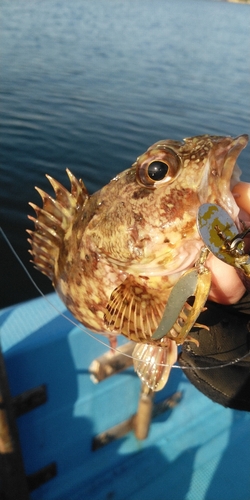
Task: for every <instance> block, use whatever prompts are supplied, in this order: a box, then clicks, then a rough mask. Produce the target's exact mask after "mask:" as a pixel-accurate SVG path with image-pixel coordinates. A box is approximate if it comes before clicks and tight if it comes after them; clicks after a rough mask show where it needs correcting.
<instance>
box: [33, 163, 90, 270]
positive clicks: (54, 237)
mask: <svg viewBox="0 0 250 500" xmlns="http://www.w3.org/2000/svg"><path fill="white" fill-rule="evenodd" d="M66 172H67V174H68V176H69V180H70V184H71V192H70V191H68V190H67V189H66V188H65V187H63V186H62V185H61V184H60V183H59V182H58V181H56V180H55V179H53V178H52V177H50V176H49V175H47V176H46V177H47V179H48V180H49V182H50V184H51V185H52V187H53V189H54V191H55V195H56V196H55V199H54V198H52V196H50V195H48V194H47V193H45V192H44V191H42V190H41V189H39V188H36V190H37V191H38V193H39V194H40V196H41V198H42V201H43V207H42V208H40V207H38V206H37V205H35V204H34V203H29V205H30V206H31V207H32V208H33V209H34V210H35V212H36V217H32V216H30V215H28V218H29V219H30V220H32V221H33V222H34V224H35V230H34V231H30V230H27V232H28V234H29V235H30V238H29V239H28V241H29V243H30V245H31V250H29V252H30V254H31V255H32V262H33V263H34V265H35V267H36V268H37V269H38V270H39V271H41V272H42V273H43V274H46V275H47V276H48V277H49V278H50V279H51V280H53V277H54V267H55V261H56V259H57V258H58V255H59V251H60V248H61V247H62V244H63V240H64V237H65V234H66V232H67V231H68V229H69V228H70V226H71V225H72V223H73V222H74V220H75V217H76V214H77V211H78V210H79V207H81V208H82V207H83V206H84V204H85V203H86V201H87V199H88V193H87V190H86V187H85V186H84V184H83V182H82V181H81V180H79V181H78V180H77V179H76V178H75V177H74V175H73V174H72V173H71V172H70V170H68V169H67V170H66Z"/></svg>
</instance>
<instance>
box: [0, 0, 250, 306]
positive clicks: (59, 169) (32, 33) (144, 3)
mask: <svg viewBox="0 0 250 500" xmlns="http://www.w3.org/2000/svg"><path fill="white" fill-rule="evenodd" d="M249 22H250V7H249V6H248V5H242V4H233V3H224V2H216V1H214V2H213V1H206V0H175V1H173V0H154V1H153V0H105V1H103V0H92V1H91V2H90V1H89V0H73V1H71V2H69V1H67V0H43V1H42V2H41V1H40V0H11V1H9V0H3V1H2V2H1V20H0V23H1V26H0V32H1V39H0V42H1V76H0V83H1V110H0V118H1V183H0V193H1V224H2V227H3V228H4V230H5V232H6V234H7V236H8V237H9V239H10V240H11V243H12V244H13V246H14V247H15V249H16V251H17V252H18V254H19V255H20V257H21V258H22V260H23V261H24V263H25V265H26V266H27V267H28V269H29V271H30V272H31V274H32V276H33V277H34V278H35V280H36V282H37V283H38V284H39V286H40V287H41V288H42V290H43V292H48V291H50V290H51V287H50V282H49V281H48V279H47V278H45V277H43V276H42V275H40V273H38V272H37V271H34V270H33V268H32V266H31V264H29V262H28V260H29V257H28V253H27V249H28V244H27V242H26V234H25V228H27V227H30V228H31V227H32V225H31V223H30V222H29V221H27V213H30V214H31V213H32V210H31V209H30V208H29V207H28V205H27V204H28V201H33V202H35V203H37V204H40V200H39V196H38V195H37V193H36V192H35V191H34V185H38V186H39V187H41V188H42V189H44V190H48V182H47V181H46V179H45V177H44V174H45V173H49V174H50V175H52V176H53V177H55V178H56V179H58V180H59V181H60V182H62V183H63V184H65V183H66V185H67V179H66V174H65V168H67V167H69V168H70V169H71V170H72V171H73V173H74V174H75V175H76V176H77V177H82V178H83V180H84V182H85V183H86V185H87V187H88V189H89V191H90V192H93V191H96V190H97V189H98V188H100V187H101V186H102V185H103V184H105V183H107V182H108V180H109V179H110V178H112V177H113V176H114V175H115V174H116V173H118V172H119V171H122V170H124V169H125V168H128V167H129V166H130V165H131V163H132V162H133V161H134V160H135V158H136V157H137V156H138V155H139V154H141V153H142V152H143V151H144V150H145V149H146V148H147V147H148V146H149V145H150V144H152V143H153V142H155V141H157V140H159V139H163V138H173V139H182V138H183V137H187V136H191V135H199V134H203V133H211V134H219V135H227V134H229V135H239V134H241V133H249V132H250V114H249V104H250V96H249V73H250V71H249V46H250V32H249ZM249 160H250V148H249V147H248V148H247V149H246V150H245V151H243V153H242V154H241V157H240V162H239V163H240V166H241V168H242V170H243V176H242V178H243V180H245V181H250V168H249V165H250V161H249ZM1 250H2V251H1V280H2V283H3V287H2V289H3V293H2V297H1V306H3V305H7V304H12V303H15V302H19V301H22V300H26V299H27V298H30V297H32V296H36V295H37V292H36V290H35V288H34V287H33V285H32V284H31V283H30V282H29V280H28V278H27V277H26V276H25V274H24V271H23V270H22V269H21V267H20V265H19V264H18V263H17V262H16V260H15V258H14V256H13V255H12V254H11V252H10V250H9V249H8V247H7V245H6V243H5V242H4V241H3V240H2V238H1Z"/></svg>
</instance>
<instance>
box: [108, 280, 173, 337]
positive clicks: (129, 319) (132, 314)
mask: <svg viewBox="0 0 250 500" xmlns="http://www.w3.org/2000/svg"><path fill="white" fill-rule="evenodd" d="M164 307H165V303H164V300H162V298H161V297H160V296H159V295H158V293H157V290H153V289H149V288H148V287H147V286H146V283H145V282H143V278H135V277H134V276H132V275H129V276H127V278H126V279H125V281H124V282H123V283H121V285H119V286H118V287H117V288H115V290H114V291H113V292H112V294H111V296H110V300H109V302H108V305H107V306H106V313H105V316H104V320H105V324H106V326H107V327H108V328H109V329H110V330H111V331H117V332H119V333H122V334H123V335H125V336H126V337H128V338H129V339H130V340H134V341H135V342H140V341H141V342H145V341H147V340H149V339H150V338H151V336H152V334H153V332H154V331H155V329H156V328H157V326H158V324H159V322H160V320H161V317H162V314H163V310H164Z"/></svg>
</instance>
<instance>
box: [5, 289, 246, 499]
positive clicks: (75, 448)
mask: <svg viewBox="0 0 250 500" xmlns="http://www.w3.org/2000/svg"><path fill="white" fill-rule="evenodd" d="M47 297H48V300H49V302H50V303H48V302H47V301H46V300H45V299H44V298H39V299H35V300H32V301H29V302H26V303H22V304H19V305H17V306H13V307H10V308H7V309H4V310H2V311H0V323H1V346H2V351H3V353H4V359H5V364H6V370H7V374H8V380H9V385H10V389H11V394H12V396H16V395H18V394H20V393H22V392H23V391H26V390H28V389H31V388H33V387H36V386H39V385H42V384H45V385H46V387H47V392H48V401H47V402H46V403H45V404H43V405H41V406H39V407H37V408H36V409H34V410H32V411H30V412H29V413H26V414H24V415H22V416H20V417H19V418H18V419H17V424H18V429H19V436H20V441H21V448H22V453H23V460H24V466H25V471H26V474H32V473H34V472H36V471H37V470H39V469H41V468H42V467H44V466H46V465H47V464H49V463H52V462H56V465H57V475H56V476H55V477H54V478H53V479H51V480H50V481H48V482H47V483H45V484H44V485H42V486H40V487H39V488H37V489H35V490H34V491H33V492H32V493H31V496H30V497H31V499H32V500H41V499H43V500H83V499H84V500H90V499H91V500H125V499H130V500H159V499H161V500H165V499H166V500H167V499H168V500H184V499H185V500H221V499H223V498H226V499H227V500H248V499H249V498H250V474H249V470H250V460H249V450H250V425H249V424H250V414H248V413H246V412H239V411H235V410H231V409H226V408H223V407H221V406H220V405H218V404H216V403H213V402H212V401H210V400H209V399H208V398H206V397H205V396H203V395H202V394H201V393H199V392H198V391H197V389H195V388H194V387H193V386H192V385H191V384H190V383H189V381H188V380H187V379H186V377H185V375H184V374H183V372H182V371H181V370H180V369H173V370H172V372H171V376H170V381H169V383H168V384H167V387H166V388H165V389H164V390H163V391H161V392H159V393H157V395H156V401H160V400H162V399H165V398H166V397H168V396H171V395H172V394H173V393H175V392H176V391H180V392H182V394H183V397H182V399H181V401H180V403H179V404H178V405H177V406H176V407H175V408H173V409H172V410H170V411H167V412H165V413H163V414H161V415H159V416H158V417H156V418H154V419H153V421H152V423H151V427H150V432H149V436H148V438H147V439H145V440H144V441H139V440H137V439H136V437H135V435H134V434H133V433H132V432H130V433H129V434H127V435H126V436H124V437H123V438H121V439H119V440H116V441H113V442H111V443H110V444H108V445H106V446H103V447H101V448H99V449H97V450H96V451H93V450H92V441H93V438H94V437H95V436H96V435H98V434H99V433H102V432H104V431H106V430H107V429H110V428H111V427H113V426H114V425H117V424H119V423H121V422H123V421H124V420H126V419H128V418H130V417H131V415H133V414H134V413H136V410H137V404H138V396H139V392H140V382H139V380H138V378H137V376H136V375H135V374H134V372H133V369H132V368H129V369H128V370H126V371H124V372H121V373H119V374H117V375H115V376H113V377H110V378H108V379H106V380H104V381H103V382H100V383H99V384H94V383H93V382H92V380H91V378H90V374H89V371H88V369H89V365H90V363H91V362H92V360H93V359H94V358H96V357H97V356H100V355H101V354H103V353H104V352H105V351H106V350H107V348H106V347H105V346H103V345H101V344H100V343H98V342H96V341H95V340H94V339H93V338H91V337H89V336H88V335H87V333H86V330H85V329H83V330H84V331H82V330H81V329H79V328H78V327H76V326H74V325H73V324H72V323H70V322H68V321H67V320H66V319H65V318H64V317H62V316H61V315H60V312H63V313H64V314H65V315H66V316H67V317H69V318H72V317H71V315H70V314H69V313H68V312H67V311H66V310H65V306H64V305H63V304H62V303H61V302H60V300H59V299H58V297H57V296H56V295H55V294H51V295H49V296H47ZM51 304H52V305H51ZM52 306H54V307H56V309H54V308H53V307H52ZM99 338H102V339H104V340H105V337H100V336H99Z"/></svg>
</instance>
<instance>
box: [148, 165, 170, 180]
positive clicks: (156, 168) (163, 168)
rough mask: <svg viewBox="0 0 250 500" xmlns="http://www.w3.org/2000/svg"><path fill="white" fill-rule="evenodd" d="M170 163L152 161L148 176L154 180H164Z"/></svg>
mask: <svg viewBox="0 0 250 500" xmlns="http://www.w3.org/2000/svg"><path fill="white" fill-rule="evenodd" d="M168 169H169V167H168V165H167V164H166V163H164V162H163V161H152V163H150V165H149V166H148V176H149V177H150V179H152V180H153V181H162V179H164V177H165V176H166V174H167V173H168Z"/></svg>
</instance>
